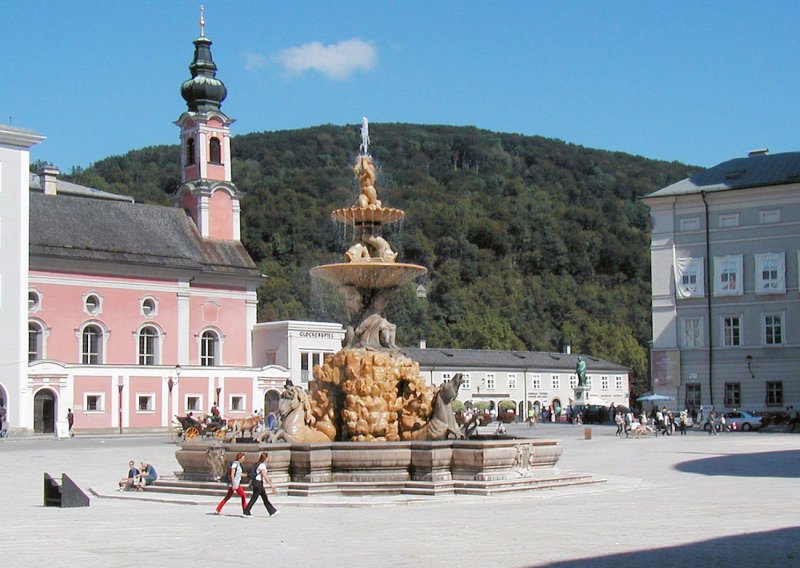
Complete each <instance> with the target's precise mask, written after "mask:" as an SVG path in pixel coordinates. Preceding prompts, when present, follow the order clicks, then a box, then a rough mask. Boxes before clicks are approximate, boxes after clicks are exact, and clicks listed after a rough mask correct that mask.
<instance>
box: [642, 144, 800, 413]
mask: <svg viewBox="0 0 800 568" xmlns="http://www.w3.org/2000/svg"><path fill="white" fill-rule="evenodd" d="M645 202H646V203H647V205H648V206H649V207H650V209H651V214H652V219H653V231H652V242H651V268H652V311H653V352H652V375H653V387H654V391H655V392H656V393H659V394H665V395H669V396H674V397H676V399H677V401H678V404H679V406H680V407H690V408H691V407H699V406H700V405H714V406H715V407H717V408H718V409H733V408H745V409H750V410H755V411H770V410H771V411H779V410H781V409H782V408H783V407H785V406H787V405H788V404H795V405H796V404H797V403H798V401H800V379H798V372H797V369H798V366H799V365H800V327H798V321H800V303H798V285H800V274H799V273H798V265H799V264H800V152H792V153H784V154H775V155H769V154H766V153H763V152H760V153H755V154H751V155H750V156H749V157H747V158H741V159H733V160H729V161H727V162H724V163H722V164H719V165H717V166H715V167H713V168H710V169H708V170H705V171H703V172H700V173H698V174H696V175H694V176H692V177H690V178H687V179H685V180H682V181H680V182H677V183H675V184H673V185H670V186H668V187H666V188H663V189H661V190H659V191H657V192H655V193H653V194H650V195H648V196H647V197H645Z"/></svg>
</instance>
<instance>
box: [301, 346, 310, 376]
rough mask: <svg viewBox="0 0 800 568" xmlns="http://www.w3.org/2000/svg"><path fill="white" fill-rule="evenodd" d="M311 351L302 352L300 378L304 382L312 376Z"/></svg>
mask: <svg viewBox="0 0 800 568" xmlns="http://www.w3.org/2000/svg"><path fill="white" fill-rule="evenodd" d="M311 366H312V363H311V353H307V352H305V351H303V352H301V353H300V380H301V381H302V382H304V383H307V382H308V379H309V378H310V377H311Z"/></svg>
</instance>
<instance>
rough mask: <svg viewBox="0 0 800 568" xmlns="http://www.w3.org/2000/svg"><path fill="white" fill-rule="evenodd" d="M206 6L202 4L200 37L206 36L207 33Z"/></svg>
mask: <svg viewBox="0 0 800 568" xmlns="http://www.w3.org/2000/svg"><path fill="white" fill-rule="evenodd" d="M205 10H206V9H205V7H204V6H203V5H202V4H200V37H205V35H206V19H205V16H204V14H205Z"/></svg>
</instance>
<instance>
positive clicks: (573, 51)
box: [0, 0, 800, 171]
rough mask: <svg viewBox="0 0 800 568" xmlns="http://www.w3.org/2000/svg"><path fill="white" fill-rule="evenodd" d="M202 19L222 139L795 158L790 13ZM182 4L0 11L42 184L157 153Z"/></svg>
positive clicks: (275, 11) (280, 8)
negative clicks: (463, 132)
mask: <svg viewBox="0 0 800 568" xmlns="http://www.w3.org/2000/svg"><path fill="white" fill-rule="evenodd" d="M203 3H204V5H205V19H206V35H207V36H208V37H209V38H210V39H211V40H212V41H213V42H214V45H213V48H212V50H213V54H214V60H215V62H216V63H217V66H218V68H219V71H218V75H217V76H218V78H220V79H221V80H222V81H223V82H224V83H225V84H226V86H227V87H228V98H227V99H226V101H225V102H224V103H223V107H222V110H223V111H224V112H225V113H226V114H228V115H229V116H231V117H233V118H236V119H237V122H236V123H235V124H234V125H233V132H234V134H245V133H249V132H260V131H273V130H286V129H294V128H304V127H308V126H316V125H319V124H326V123H331V124H353V125H357V124H359V123H360V121H361V117H362V116H367V117H369V120H370V122H371V123H380V122H409V123H419V124H452V125H474V126H477V127H479V128H485V129H488V130H493V131H499V132H519V133H522V134H531V135H541V136H547V137H550V138H559V139H561V140H565V141H567V142H571V143H575V144H581V145H584V146H588V147H593V148H602V149H607V150H618V151H623V152H628V153H631V154H638V155H642V156H646V157H649V158H655V159H662V160H678V161H681V162H686V163H690V164H695V165H701V166H712V165H714V164H716V163H719V162H721V161H724V160H727V159H729V158H733V157H739V156H744V155H746V152H747V151H748V150H750V149H754V148H762V147H768V148H769V149H770V151H771V152H773V153H776V152H787V151H794V150H800V140H799V139H798V136H797V134H796V132H797V130H798V124H800V104H798V103H799V102H800V70H799V69H798V66H799V64H800V34H798V33H797V25H798V22H800V3H799V2H790V1H777V0H776V1H767V0H756V1H752V0H751V1H749V2H739V1H727V2H722V1H714V2H711V1H708V2H703V1H699V0H694V1H663V2H656V1H654V0H648V1H642V2H622V1H603V0H595V1H578V0H572V1H565V0H561V1H511V0H507V1H502V0H495V1H488V0H480V1H473V0H460V1H444V0H438V1H437V0H427V1H418V0H403V1H399V0H385V1H377V0H376V1H369V2H367V1H360V2H355V1H336V2H334V1H310V0H293V1H291V2H274V1H271V0H258V1H250V0H203ZM199 4H200V2H196V1H186V0H169V1H161V0H158V1H157V0H127V1H122V0H119V1H113V0H102V1H101V0H73V1H70V2H67V1H55V0H25V1H22V0H0V13H1V14H2V18H0V33H1V34H2V37H3V39H4V47H3V49H2V50H0V69H2V78H3V85H2V89H0V123H5V124H8V123H9V121H10V122H11V123H12V124H13V125H14V126H17V127H21V128H30V129H34V130H37V131H38V132H40V133H41V134H44V135H45V136H47V140H46V141H45V142H43V143H42V144H40V145H39V146H37V147H35V148H34V150H33V152H32V159H34V160H37V159H42V160H47V161H50V162H52V163H54V164H55V165H57V166H58V167H60V168H61V169H62V171H69V169H70V168H71V167H72V166H75V165H77V166H82V167H86V166H88V165H90V164H91V163H93V162H95V161H97V160H100V159H102V158H105V157H107V156H110V155H115V154H122V153H125V152H127V151H128V150H132V149H137V148H142V147H145V146H151V145H157V144H175V143H177V142H178V129H177V127H176V126H174V124H172V122H173V121H174V120H176V119H177V118H178V117H179V116H180V114H181V113H182V112H183V111H184V110H185V109H186V106H185V104H184V102H183V99H181V97H180V92H179V88H180V84H181V82H182V81H184V80H185V79H187V78H188V77H189V71H188V65H189V63H190V62H191V59H192V54H193V45H192V40H194V39H195V38H196V37H197V36H198V35H199V26H198V19H199ZM379 138H380V130H379V127H378V126H376V127H373V129H372V139H373V143H379ZM355 150H357V149H354V151H355ZM387 167H388V166H387Z"/></svg>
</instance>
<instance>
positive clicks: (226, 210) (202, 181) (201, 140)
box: [174, 9, 242, 240]
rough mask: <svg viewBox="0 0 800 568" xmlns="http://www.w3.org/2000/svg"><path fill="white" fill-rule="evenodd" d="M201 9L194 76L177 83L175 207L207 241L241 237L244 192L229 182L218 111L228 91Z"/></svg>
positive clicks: (224, 127) (226, 121)
mask: <svg viewBox="0 0 800 568" xmlns="http://www.w3.org/2000/svg"><path fill="white" fill-rule="evenodd" d="M204 28H205V20H204V17H203V12H202V9H201V12H200V37H198V38H197V39H196V40H194V60H193V61H192V63H191V65H189V70H190V71H191V74H192V77H191V79H188V80H187V81H184V83H183V84H182V85H181V96H182V97H183V99H184V100H185V101H186V106H187V107H188V110H187V111H186V112H184V113H183V114H182V115H181V116H180V118H179V119H178V120H177V121H176V122H175V124H177V125H178V126H179V127H180V129H181V185H180V187H178V189H177V191H176V192H175V195H174V199H175V202H176V204H177V205H179V206H180V207H182V208H183V209H185V210H186V211H187V212H189V214H190V215H191V216H192V219H194V222H195V224H196V225H197V228H198V229H199V230H200V234H201V235H202V236H203V237H204V238H207V239H221V240H239V239H240V236H241V235H240V226H239V211H240V209H239V204H240V200H241V198H242V193H241V192H240V191H239V190H238V189H237V188H236V186H235V185H234V184H233V182H232V181H231V142H230V125H231V124H232V123H233V122H234V121H233V120H232V119H230V118H228V117H227V116H226V115H225V113H223V112H222V111H221V110H220V107H221V106H222V101H224V100H225V97H226V96H227V94H228V91H227V89H226V88H225V85H224V84H223V83H222V81H220V80H219V79H217V66H216V65H215V64H214V60H213V59H212V57H211V40H210V39H208V38H207V37H205V29H204Z"/></svg>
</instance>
